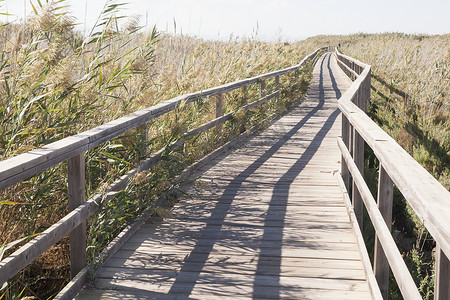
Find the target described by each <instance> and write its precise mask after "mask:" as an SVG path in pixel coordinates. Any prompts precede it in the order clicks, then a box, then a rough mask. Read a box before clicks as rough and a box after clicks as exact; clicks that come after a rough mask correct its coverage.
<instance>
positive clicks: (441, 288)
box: [434, 245, 450, 300]
mask: <svg viewBox="0 0 450 300" xmlns="http://www.w3.org/2000/svg"><path fill="white" fill-rule="evenodd" d="M434 299H435V300H444V299H450V261H449V259H448V257H447V256H446V255H445V253H444V252H443V251H442V250H441V248H440V247H439V245H437V246H436V273H435V278H434Z"/></svg>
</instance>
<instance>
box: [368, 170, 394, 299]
mask: <svg viewBox="0 0 450 300" xmlns="http://www.w3.org/2000/svg"><path fill="white" fill-rule="evenodd" d="M393 196H394V183H393V182H392V180H391V178H390V177H389V175H388V174H387V173H386V170H385V169H384V167H383V165H380V173H379V175H378V209H379V210H380V212H381V215H382V216H383V219H384V221H385V222H386V225H387V227H388V228H389V230H390V229H391V224H392V204H393ZM374 248H375V253H374V263H373V269H374V273H375V278H376V279H377V282H378V286H379V287H380V291H381V295H382V296H383V299H387V298H388V291H389V262H388V261H387V258H386V256H385V254H384V251H383V248H382V247H381V244H380V240H379V239H378V236H377V235H376V234H375V247H374Z"/></svg>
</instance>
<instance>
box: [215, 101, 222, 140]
mask: <svg viewBox="0 0 450 300" xmlns="http://www.w3.org/2000/svg"><path fill="white" fill-rule="evenodd" d="M221 116H223V94H219V95H217V98H216V118H219V117H221ZM217 134H218V135H219V136H220V135H221V134H222V125H219V126H217Z"/></svg>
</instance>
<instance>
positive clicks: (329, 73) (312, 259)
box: [78, 54, 371, 300]
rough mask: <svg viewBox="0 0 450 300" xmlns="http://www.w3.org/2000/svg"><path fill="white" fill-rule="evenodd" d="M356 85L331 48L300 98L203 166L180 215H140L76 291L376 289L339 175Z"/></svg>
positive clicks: (346, 293) (317, 295) (359, 295)
mask: <svg viewBox="0 0 450 300" xmlns="http://www.w3.org/2000/svg"><path fill="white" fill-rule="evenodd" d="M350 83H351V82H350V81H349V79H348V78H347V77H346V76H345V75H344V74H343V73H342V71H341V70H340V69H339V67H338V66H337V64H336V61H335V58H334V56H332V55H330V54H326V55H324V56H323V57H322V58H321V59H320V60H319V61H318V63H317V64H316V67H315V70H314V78H313V81H312V85H311V88H310V91H309V93H308V97H307V100H306V101H305V102H304V103H303V104H301V105H300V106H299V107H296V108H295V109H293V111H292V112H290V113H289V114H288V115H286V116H285V117H283V118H281V119H279V120H278V121H276V122H275V123H274V124H273V125H272V126H271V127H270V128H269V129H267V130H266V131H264V132H263V133H261V134H260V135H258V136H256V137H254V138H252V139H251V140H249V141H248V142H247V143H246V145H245V147H242V148H240V149H238V150H235V151H234V152H233V153H231V154H230V153H229V154H227V155H223V156H221V157H220V158H219V159H216V160H215V161H213V162H212V163H210V164H209V165H208V166H207V167H205V168H204V169H203V170H202V172H201V176H200V178H199V179H198V180H197V181H196V182H195V184H194V186H193V187H192V188H191V190H190V191H189V194H190V195H192V198H188V197H186V198H185V199H182V201H181V202H180V203H178V204H177V205H176V206H175V207H174V209H173V218H170V219H164V220H162V221H158V222H157V221H153V222H148V223H147V224H146V225H144V226H143V227H142V228H141V229H140V230H139V231H138V232H137V233H136V234H135V235H134V236H133V237H132V238H131V239H130V240H129V241H128V242H127V244H125V245H124V246H123V247H122V248H121V249H120V250H119V251H118V252H117V253H116V254H115V255H114V256H113V257H112V258H111V259H110V260H109V261H107V262H106V264H105V265H104V266H103V267H101V268H100V269H99V272H98V275H97V277H96V287H95V288H86V289H84V290H83V291H82V292H81V293H80V295H79V296H78V299H186V298H190V299H212V298H232V299H241V298H242V299H244V298H245V299H248V298H253V299H258V298H264V299H266V298H270V299H277V298H291V299H336V300H337V299H370V298H371V293H370V290H369V285H368V283H367V280H366V277H365V272H364V269H363V264H362V262H361V257H360V253H359V250H358V246H357V243H356V238H355V234H354V231H353V229H352V225H351V223H350V221H349V216H348V214H347V211H346V208H345V204H344V201H343V196H342V191H341V189H340V187H339V185H338V182H337V180H336V179H335V177H334V176H333V173H334V172H336V171H337V170H338V169H339V168H340V164H339V161H340V151H339V149H338V146H337V143H336V138H337V136H338V135H340V124H341V117H340V114H339V110H338V109H337V100H336V99H337V98H339V97H340V96H341V94H342V93H343V92H344V91H345V90H346V89H347V88H348V86H349V85H350Z"/></svg>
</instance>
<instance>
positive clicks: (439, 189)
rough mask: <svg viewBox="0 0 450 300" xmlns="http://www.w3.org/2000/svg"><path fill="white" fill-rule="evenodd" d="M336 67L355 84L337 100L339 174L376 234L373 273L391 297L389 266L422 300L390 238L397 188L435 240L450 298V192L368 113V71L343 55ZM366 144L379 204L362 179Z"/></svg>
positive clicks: (404, 288)
mask: <svg viewBox="0 0 450 300" xmlns="http://www.w3.org/2000/svg"><path fill="white" fill-rule="evenodd" d="M335 53H336V57H337V59H338V64H339V66H341V68H342V70H343V71H344V72H345V73H346V74H347V76H348V77H350V78H351V79H352V80H354V82H353V84H352V85H351V87H350V88H349V89H348V90H347V91H346V92H345V93H344V94H343V95H342V97H341V99H340V100H339V101H338V106H339V109H340V110H341V112H342V118H343V120H342V136H341V137H340V138H339V139H338V145H339V148H340V149H341V152H342V161H341V162H342V169H341V175H342V178H343V181H344V183H345V186H346V188H347V190H350V188H351V189H352V197H353V198H352V206H353V209H354V211H355V214H356V217H357V219H358V223H359V226H360V227H362V216H363V210H362V205H363V203H364V204H365V206H366V209H367V212H368V214H369V217H370V220H371V222H372V224H373V225H374V228H375V232H376V240H375V254H374V273H375V277H376V279H377V282H378V285H379V287H380V290H381V292H382V295H383V297H384V298H385V299H386V298H387V293H388V280H389V267H390V268H391V270H392V272H393V274H394V276H395V279H396V281H397V283H398V286H399V289H400V291H401V293H402V295H403V297H404V298H405V299H421V296H420V293H419V291H418V290H417V287H416V285H415V283H414V280H413V279H412V277H411V275H410V273H409V271H408V269H407V267H406V265H405V262H404V261H403V258H402V256H401V254H400V252H399V250H398V248H397V246H396V244H395V241H394V239H393V237H392V235H391V234H390V227H391V220H392V202H393V190H394V184H395V186H396V187H397V188H398V189H399V190H400V192H401V193H402V194H403V196H404V198H405V199H406V201H407V202H408V203H409V204H410V205H411V207H412V208H413V210H414V211H415V213H416V214H417V216H418V217H419V218H420V220H421V221H422V222H423V224H424V225H425V227H426V228H427V230H428V231H429V232H430V234H431V235H432V236H433V238H434V239H435V241H436V244H437V247H436V249H437V250H436V253H437V255H436V270H435V299H450V284H449V280H450V263H449V260H448V257H450V218H449V216H450V193H449V192H448V191H447V190H446V189H445V188H444V187H443V186H442V185H441V184H440V183H439V182H438V181H437V180H436V179H435V178H434V177H433V176H431V175H430V174H429V173H428V172H427V171H426V170H425V169H424V168H423V167H422V166H421V165H420V164H419V163H418V162H416V161H415V160H414V159H413V158H412V157H411V156H410V155H409V154H408V153H407V152H406V151H405V150H404V149H403V148H402V147H401V146H400V145H399V144H398V143H397V142H396V141H395V140H394V139H392V138H391V137H390V136H389V135H388V134H387V133H386V132H384V131H383V130H382V129H381V128H380V127H379V126H378V125H377V124H376V123H375V122H374V121H372V120H371V119H370V117H369V116H368V115H367V114H366V113H365V110H366V105H367V102H368V100H369V98H370V69H371V67H370V66H369V65H366V64H364V63H362V62H360V61H357V60H355V59H353V58H351V57H348V56H345V55H343V54H341V53H339V50H338V49H336V52H335ZM364 142H365V143H367V145H368V146H369V147H370V148H371V149H372V150H373V152H374V154H375V156H376V157H377V158H378V160H379V165H380V170H379V180H378V199H377V202H376V201H375V199H374V198H373V196H372V194H371V193H370V191H369V189H368V187H367V184H366V182H365V181H364V178H363V175H362V174H364Z"/></svg>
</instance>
